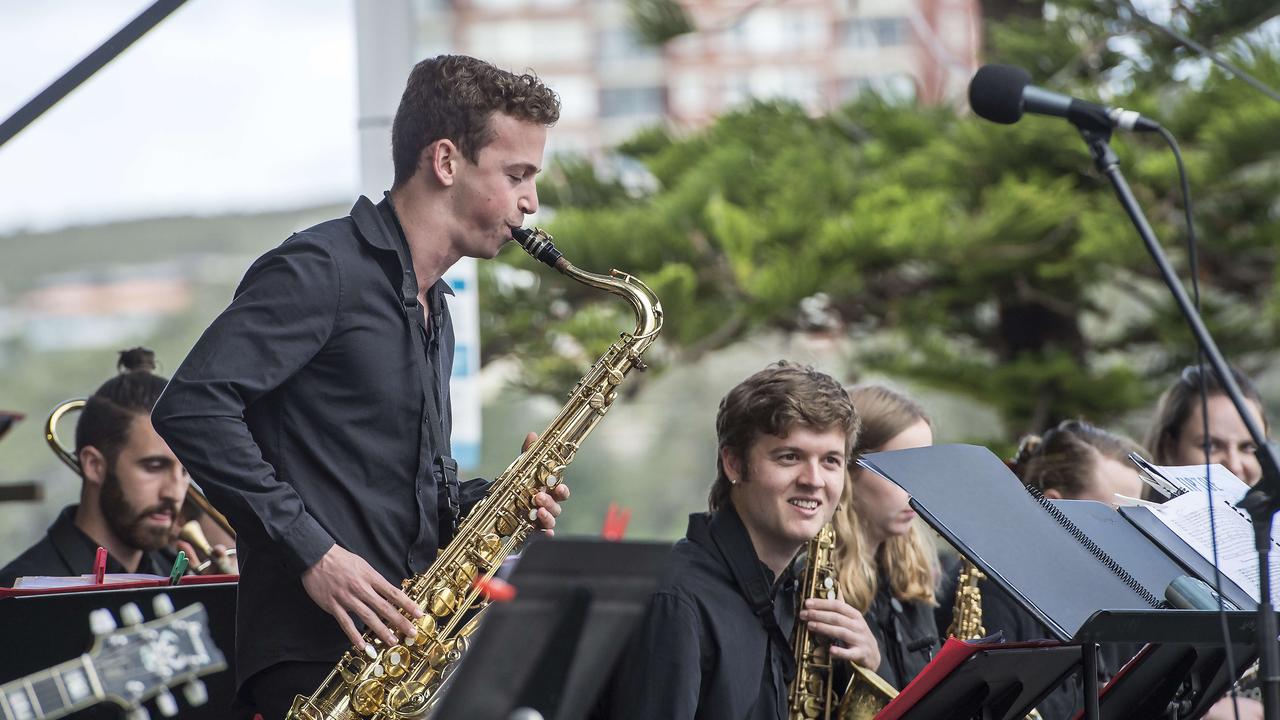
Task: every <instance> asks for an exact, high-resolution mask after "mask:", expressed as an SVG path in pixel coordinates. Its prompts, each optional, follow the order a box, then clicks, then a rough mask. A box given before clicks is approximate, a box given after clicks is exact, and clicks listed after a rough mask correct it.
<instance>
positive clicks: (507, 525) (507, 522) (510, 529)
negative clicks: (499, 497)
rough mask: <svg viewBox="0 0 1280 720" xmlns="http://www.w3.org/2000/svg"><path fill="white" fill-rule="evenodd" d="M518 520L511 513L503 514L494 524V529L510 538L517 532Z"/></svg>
mask: <svg viewBox="0 0 1280 720" xmlns="http://www.w3.org/2000/svg"><path fill="white" fill-rule="evenodd" d="M516 523H517V520H516V519H515V518H514V517H513V516H512V515H511V514H510V513H505V512H504V513H502V514H500V515H498V520H497V521H496V522H495V523H494V526H493V527H494V529H495V530H497V531H498V534H499V535H501V536H503V537H509V536H510V535H511V534H512V533H514V532H515V531H516Z"/></svg>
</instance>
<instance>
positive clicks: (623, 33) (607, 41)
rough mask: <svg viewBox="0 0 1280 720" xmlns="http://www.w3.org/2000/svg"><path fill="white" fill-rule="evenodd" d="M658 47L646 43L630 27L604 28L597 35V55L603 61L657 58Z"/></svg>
mask: <svg viewBox="0 0 1280 720" xmlns="http://www.w3.org/2000/svg"><path fill="white" fill-rule="evenodd" d="M660 56H661V54H660V53H659V52H658V48H656V47H654V46H652V45H648V44H646V43H645V42H644V41H643V40H641V39H640V37H639V36H638V35H636V34H635V33H634V32H632V31H631V30H630V29H628V28H612V29H609V30H604V31H602V32H600V33H599V34H598V35H597V36H596V57H597V59H598V60H600V61H601V62H610V61H615V62H616V61H626V60H639V59H643V58H657V57H660Z"/></svg>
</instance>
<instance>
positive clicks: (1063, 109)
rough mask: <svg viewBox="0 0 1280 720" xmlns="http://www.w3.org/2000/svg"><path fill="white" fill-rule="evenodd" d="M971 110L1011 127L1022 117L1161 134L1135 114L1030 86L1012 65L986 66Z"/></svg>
mask: <svg viewBox="0 0 1280 720" xmlns="http://www.w3.org/2000/svg"><path fill="white" fill-rule="evenodd" d="M969 107H971V108H973V111H974V112H975V113H977V114H978V116H979V117H983V118H986V119H987V120H990V121H991V122H997V123H1001V124H1004V125H1012V124H1014V123H1016V122H1018V120H1020V119H1022V113H1024V112H1029V113H1032V114H1033V115H1053V116H1056V117H1061V118H1066V119H1067V120H1070V121H1071V122H1072V124H1074V125H1075V126H1076V127H1078V128H1080V129H1081V130H1101V131H1108V130H1112V129H1120V130H1133V131H1135V132H1158V131H1159V130H1160V124H1159V123H1157V122H1155V121H1154V120H1148V119H1147V118H1144V117H1142V116H1141V115H1139V114H1138V113H1136V112H1134V111H1132V110H1125V109H1124V108H1112V107H1107V106H1106V105H1099V104H1097V103H1091V102H1089V101H1088V100H1081V99H1080V98H1073V97H1071V96H1070V95H1063V94H1062V93H1056V92H1054V91H1052V90H1045V89H1044V88H1041V87H1036V86H1035V85H1032V84H1031V75H1030V74H1029V73H1028V72H1027V71H1026V70H1023V69H1022V68H1019V67H1013V66H1011V65H984V66H982V67H981V68H979V69H978V72H977V73H976V74H975V75H974V76H973V80H971V81H970V82H969Z"/></svg>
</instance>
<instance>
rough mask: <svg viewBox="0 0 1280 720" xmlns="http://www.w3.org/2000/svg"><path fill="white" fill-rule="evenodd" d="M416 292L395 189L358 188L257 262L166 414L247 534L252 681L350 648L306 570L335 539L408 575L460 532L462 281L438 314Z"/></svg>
mask: <svg viewBox="0 0 1280 720" xmlns="http://www.w3.org/2000/svg"><path fill="white" fill-rule="evenodd" d="M417 294H418V281H417V278H416V276H415V274H414V271H413V263H412V261H411V259H410V256H409V251H408V245H407V242H406V240H405V239H404V235H403V231H402V230H401V228H400V226H399V222H398V220H397V218H396V216H395V212H394V209H393V208H392V206H391V201H390V199H389V198H388V199H386V200H384V201H383V202H381V203H379V204H378V205H377V206H375V205H374V204H373V203H372V202H370V201H369V200H368V199H367V198H364V197H361V198H360V199H359V200H358V201H357V202H356V204H355V206H354V207H353V208H352V209H351V215H350V216H348V217H344V218H340V219H337V220H330V221H328V222H325V223H321V224H319V225H316V226H315V227H312V228H310V229H308V230H304V231H302V232H299V233H295V234H294V235H293V236H291V237H290V238H289V239H288V240H286V241H285V242H284V243H283V244H281V245H280V246H279V247H277V248H275V249H273V250H271V251H269V252H267V253H266V254H264V255H263V256H262V257H260V258H258V260H257V261H255V262H254V263H253V265H252V266H251V267H250V268H249V270H248V272H247V273H246V274H245V277H244V280H242V281H241V283H240V286H239V287H238V288H237V289H236V293H235V297H234V299H233V300H232V301H231V304H230V305H229V306H228V307H227V309H226V310H224V311H223V312H222V314H221V315H219V316H218V317H217V318H216V319H215V320H214V321H213V323H212V324H211V325H210V326H209V329H208V330H206V331H205V333H204V335H203V336H202V337H201V338H200V340H199V342H197V343H196V346H195V347H194V348H193V349H192V351H191V354H190V355H188V356H187V358H186V360H184V361H183V363H182V366H181V367H179V368H178V371H177V372H176V373H174V375H173V379H172V380H171V381H170V382H169V386H168V388H166V390H165V392H164V394H163V395H162V396H161V397H160V400H159V402H158V403H157V404H156V407H155V410H154V411H153V412H152V421H153V423H154V425H155V428H156V431H157V432H158V433H160V435H161V436H162V437H163V438H164V439H165V441H167V442H168V443H169V446H170V447H171V448H172V449H173V451H174V453H175V454H176V455H177V456H178V457H179V458H180V459H181V460H182V463H183V464H184V465H185V466H186V467H187V469H188V471H190V473H191V475H192V476H193V477H194V478H196V479H197V480H198V481H199V483H200V485H201V487H202V488H203V489H204V490H205V492H206V494H207V495H208V497H209V499H210V501H212V502H213V504H214V506H216V507H217V508H218V509H219V510H221V511H222V512H223V513H224V514H226V516H227V517H228V519H229V520H230V521H231V524H232V525H233V526H234V527H235V528H236V531H237V537H236V541H237V547H238V552H239V563H240V591H239V599H238V601H237V608H238V612H237V615H236V617H237V622H236V635H237V643H236V673H237V676H238V677H237V683H238V685H241V686H242V685H243V683H244V680H245V679H246V678H248V677H250V676H251V675H253V674H254V673H255V672H257V671H259V670H262V669H263V668H266V667H268V666H270V665H274V664H276V663H279V662H283V661H290V660H297V661H330V662H336V660H337V659H338V657H339V656H340V655H341V654H342V652H343V651H344V650H345V649H346V648H347V646H348V645H349V641H348V640H347V639H346V637H345V636H344V635H343V633H342V631H341V630H340V629H339V627H338V624H337V622H336V621H335V620H334V619H333V618H332V617H331V616H330V615H329V614H328V613H326V612H325V611H323V610H321V609H320V608H319V607H318V606H316V605H315V603H313V602H312V601H311V598H310V597H309V596H308V595H307V594H306V591H305V590H304V589H303V587H302V582H301V575H302V573H303V571H305V570H306V569H307V568H309V567H311V566H312V565H314V564H315V563H316V562H317V561H318V560H319V559H320V558H321V557H322V556H323V555H324V554H325V553H326V552H327V551H328V550H329V548H330V547H332V545H333V544H334V543H338V544H340V545H341V546H342V547H344V548H345V549H347V550H349V551H351V552H352V553H355V554H356V555H358V556H360V557H362V558H364V559H365V560H366V561H368V562H369V564H370V565H372V566H373V568H374V569H376V570H377V571H378V572H379V573H381V574H382V575H383V576H384V577H386V578H387V579H388V580H389V581H391V582H392V583H395V584H399V582H400V580H401V579H403V578H406V577H409V576H410V575H413V574H414V573H417V572H419V571H421V570H423V569H425V568H426V567H427V566H429V565H430V564H431V562H432V561H433V560H434V559H435V556H436V550H437V547H438V545H439V544H443V542H445V541H447V540H448V538H449V537H450V536H451V532H452V523H453V522H454V517H453V516H451V513H450V511H449V508H448V505H449V504H450V503H449V500H450V499H451V498H456V497H458V489H457V488H458V485H457V464H456V463H455V462H454V461H453V459H452V458H450V457H449V454H450V448H449V432H450V428H451V423H452V419H451V413H450V408H449V375H450V372H451V370H452V367H453V344H454V336H453V324H452V321H451V320H450V316H449V309H448V307H447V306H446V304H445V301H444V295H446V294H452V291H451V290H450V289H449V287H448V284H447V283H445V282H444V281H443V280H441V281H439V282H437V283H436V284H435V285H433V286H432V287H431V288H430V290H429V292H428V294H427V304H428V309H429V312H430V321H429V323H427V322H425V321H424V317H423V308H422V306H421V305H420V304H419V303H418V301H417ZM483 491H484V487H483V482H482V481H473V482H470V483H467V484H466V486H465V487H463V488H462V498H461V505H462V506H463V507H464V508H465V507H466V506H467V505H468V504H469V503H474V502H475V501H476V500H478V499H479V498H480V497H481V496H482V495H483ZM438 493H439V494H438ZM442 497H443V498H444V499H445V502H441V498H442ZM441 528H443V532H441Z"/></svg>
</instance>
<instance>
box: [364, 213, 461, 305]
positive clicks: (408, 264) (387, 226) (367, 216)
mask: <svg viewBox="0 0 1280 720" xmlns="http://www.w3.org/2000/svg"><path fill="white" fill-rule="evenodd" d="M383 195H384V197H383V199H382V202H379V203H378V204H377V205H374V204H373V201H372V200H370V199H369V198H367V197H365V196H363V195H361V196H360V198H359V199H358V200H356V204H355V205H354V206H352V208H351V219H352V220H353V221H354V222H355V224H356V230H357V231H358V233H357V234H358V235H359V236H360V239H361V240H363V241H364V242H365V243H366V244H368V245H369V246H371V247H374V248H377V249H379V250H386V251H390V252H393V253H395V254H396V255H397V256H398V257H399V258H400V267H401V269H402V270H403V271H404V274H405V279H406V280H409V281H412V288H405V290H406V292H407V291H408V290H409V289H412V290H414V292H413V295H417V288H418V278H417V276H416V275H415V274H414V271H413V262H412V261H411V260H410V258H411V255H410V254H409V241H408V239H406V238H405V235H404V229H403V228H402V227H401V225H400V218H399V217H398V216H397V215H396V209H395V206H394V205H392V203H391V193H390V192H386V193H383ZM431 292H439V293H444V294H445V295H453V294H454V292H453V288H452V287H451V286H450V285H449V283H448V282H447V281H446V280H445V279H444V278H440V279H439V280H437V281H436V282H435V284H434V285H432V286H431Z"/></svg>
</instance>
